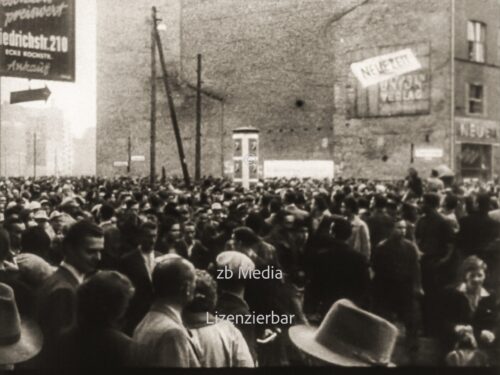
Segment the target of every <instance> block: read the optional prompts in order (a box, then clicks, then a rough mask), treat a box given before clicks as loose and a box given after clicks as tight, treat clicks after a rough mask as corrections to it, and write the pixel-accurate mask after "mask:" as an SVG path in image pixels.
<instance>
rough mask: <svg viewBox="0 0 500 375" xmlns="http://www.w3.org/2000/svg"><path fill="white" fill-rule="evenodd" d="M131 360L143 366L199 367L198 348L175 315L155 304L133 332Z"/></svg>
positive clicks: (162, 304)
mask: <svg viewBox="0 0 500 375" xmlns="http://www.w3.org/2000/svg"><path fill="white" fill-rule="evenodd" d="M133 338H134V340H135V341H136V342H137V344H138V345H137V349H136V350H137V352H136V353H135V355H134V357H135V359H136V361H137V362H138V364H139V365H140V366H145V367H183V368H188V367H200V361H199V353H200V352H199V347H198V345H197V344H196V342H195V341H194V340H193V339H192V337H191V335H190V333H189V331H188V330H187V329H186V328H185V327H184V325H183V324H182V320H181V319H180V317H179V316H177V314H176V313H175V312H174V311H173V310H172V309H171V308H170V307H169V306H168V305H166V304H164V303H160V302H155V303H153V305H152V306H151V309H150V310H149V312H148V313H147V314H146V316H145V317H144V318H143V319H142V321H141V322H140V323H139V325H138V326H137V328H136V329H135V331H134V335H133Z"/></svg>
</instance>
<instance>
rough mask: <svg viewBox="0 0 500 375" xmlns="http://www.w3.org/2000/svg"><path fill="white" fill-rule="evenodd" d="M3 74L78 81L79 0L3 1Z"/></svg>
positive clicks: (0, 56)
mask: <svg viewBox="0 0 500 375" xmlns="http://www.w3.org/2000/svg"><path fill="white" fill-rule="evenodd" d="M0 74H1V75H2V76H10V77H19V78H29V79H40V80H55V81H75V0H50V1H47V0H24V1H19V0H17V1H14V0H2V1H0Z"/></svg>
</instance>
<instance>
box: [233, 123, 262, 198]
mask: <svg viewBox="0 0 500 375" xmlns="http://www.w3.org/2000/svg"><path fill="white" fill-rule="evenodd" d="M233 163H234V174H233V180H234V182H239V183H241V184H242V186H243V187H244V188H245V189H248V188H250V184H252V183H257V182H258V181H259V131H258V130H257V129H255V128H252V127H245V128H238V129H235V130H233Z"/></svg>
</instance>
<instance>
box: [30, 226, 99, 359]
mask: <svg viewBox="0 0 500 375" xmlns="http://www.w3.org/2000/svg"><path fill="white" fill-rule="evenodd" d="M63 246H64V261H63V262H62V263H61V265H60V267H59V268H58V269H57V270H56V272H55V273H54V274H52V275H51V276H50V277H49V278H48V279H46V280H45V282H44V283H43V284H42V286H41V288H40V290H39V293H38V301H37V302H38V303H37V318H38V323H39V324H40V328H41V329H42V332H43V335H44V346H43V349H42V353H41V358H42V360H43V358H44V354H46V353H47V352H48V351H50V350H52V349H53V346H54V345H55V342H56V340H57V339H58V338H59V337H60V335H61V334H62V333H63V332H65V331H67V330H68V329H71V328H72V327H73V326H74V324H75V317H76V289H77V287H78V285H80V284H81V283H82V282H83V280H84V278H85V277H86V275H88V274H91V273H93V272H95V271H96V270H97V265H98V263H99V260H100V257H101V251H102V250H103V249H104V235H103V231H102V229H101V228H99V227H98V226H97V225H95V224H93V223H92V222H90V221H85V220H84V221H81V222H78V223H76V224H73V225H72V226H71V227H70V229H69V230H68V233H67V234H66V237H65V238H64V242H63Z"/></svg>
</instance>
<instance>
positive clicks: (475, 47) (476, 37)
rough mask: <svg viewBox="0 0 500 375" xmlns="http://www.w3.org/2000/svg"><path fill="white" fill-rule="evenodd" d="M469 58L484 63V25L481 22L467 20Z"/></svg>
mask: <svg viewBox="0 0 500 375" xmlns="http://www.w3.org/2000/svg"><path fill="white" fill-rule="evenodd" d="M467 41H468V44H469V60H471V61H475V62H480V63H484V62H485V61H486V59H485V56H486V25H485V24H484V23H482V22H476V21H469V22H468V24H467Z"/></svg>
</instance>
